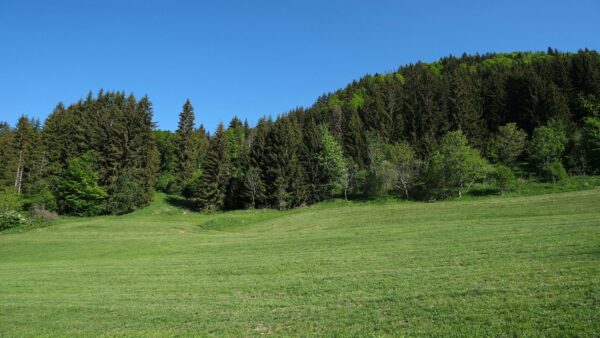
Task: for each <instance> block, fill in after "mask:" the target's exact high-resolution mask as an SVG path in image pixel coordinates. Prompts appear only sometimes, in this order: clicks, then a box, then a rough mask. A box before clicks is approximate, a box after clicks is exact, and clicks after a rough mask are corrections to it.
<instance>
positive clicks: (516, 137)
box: [488, 123, 527, 166]
mask: <svg viewBox="0 0 600 338" xmlns="http://www.w3.org/2000/svg"><path fill="white" fill-rule="evenodd" d="M526 144H527V133H525V131H524V130H522V129H520V128H519V127H517V124H516V123H508V124H506V125H504V126H502V127H500V128H498V133H497V134H496V135H495V136H494V138H493V139H492V142H491V145H490V148H489V150H488V152H489V157H490V159H491V160H492V161H493V162H496V163H502V164H504V165H507V166H512V165H514V163H515V161H516V160H517V158H518V157H519V155H521V153H523V150H525V146H526Z"/></svg>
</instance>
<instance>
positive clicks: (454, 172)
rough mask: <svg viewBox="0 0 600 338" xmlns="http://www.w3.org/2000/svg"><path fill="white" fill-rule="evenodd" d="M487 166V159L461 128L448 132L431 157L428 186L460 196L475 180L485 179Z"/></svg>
mask: <svg viewBox="0 0 600 338" xmlns="http://www.w3.org/2000/svg"><path fill="white" fill-rule="evenodd" d="M487 168H488V165H487V162H486V161H485V160H484V159H483V158H482V157H481V156H480V155H479V153H478V152H477V150H475V149H473V148H471V147H470V146H469V144H468V142H467V138H466V137H465V135H464V134H463V133H462V132H461V131H460V130H459V131H453V132H449V133H447V134H446V135H445V136H444V137H443V138H442V141H441V143H440V145H439V146H438V147H437V149H436V150H435V151H434V152H433V153H432V154H431V156H430V158H429V161H428V168H427V178H428V188H429V189H430V190H431V191H439V192H440V193H441V194H442V195H443V196H445V195H447V194H448V193H457V194H458V197H459V198H460V197H462V193H463V192H464V191H465V190H468V189H470V187H471V185H472V184H473V183H475V182H476V181H477V180H480V179H483V178H485V176H486V172H487Z"/></svg>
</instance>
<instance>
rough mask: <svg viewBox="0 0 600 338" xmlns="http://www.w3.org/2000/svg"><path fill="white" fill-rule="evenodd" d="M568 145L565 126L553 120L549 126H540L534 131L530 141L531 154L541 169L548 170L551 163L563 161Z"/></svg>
mask: <svg viewBox="0 0 600 338" xmlns="http://www.w3.org/2000/svg"><path fill="white" fill-rule="evenodd" d="M566 145H567V135H566V132H565V130H564V126H563V125H562V124H560V123H559V122H556V121H551V122H550V123H549V124H548V125H547V126H542V127H538V128H536V129H535V130H534V131H533V136H532V137H531V141H530V142H529V155H530V157H531V159H532V160H533V161H534V162H535V163H536V164H537V166H538V169H539V170H540V171H546V169H547V167H548V166H549V165H550V164H552V163H554V162H560V161H561V159H562V155H563V153H564V151H565V147H566Z"/></svg>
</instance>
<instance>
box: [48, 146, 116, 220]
mask: <svg viewBox="0 0 600 338" xmlns="http://www.w3.org/2000/svg"><path fill="white" fill-rule="evenodd" d="M93 158H94V155H93V154H92V153H87V154H85V155H83V156H80V157H76V158H73V159H72V160H70V161H69V164H68V167H67V169H66V171H65V172H64V173H63V175H62V176H60V177H58V178H57V179H56V184H55V186H54V195H55V196H57V200H58V201H59V205H58V208H59V211H61V212H64V213H69V214H74V215H97V214H99V213H101V212H102V211H103V206H102V204H103V202H104V200H105V199H106V198H107V197H108V195H107V193H106V191H105V190H104V189H102V187H100V186H99V185H98V179H99V177H100V176H99V175H98V173H97V172H95V171H94V169H93V168H92V165H93V163H94V159H93Z"/></svg>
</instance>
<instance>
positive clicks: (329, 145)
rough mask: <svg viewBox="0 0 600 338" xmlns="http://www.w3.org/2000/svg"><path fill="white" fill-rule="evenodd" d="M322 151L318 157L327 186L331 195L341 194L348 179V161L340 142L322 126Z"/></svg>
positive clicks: (320, 129)
mask: <svg viewBox="0 0 600 338" xmlns="http://www.w3.org/2000/svg"><path fill="white" fill-rule="evenodd" d="M319 131H320V133H321V151H320V152H319V154H318V155H317V157H318V160H319V164H320V167H321V168H322V169H323V175H324V180H325V184H326V185H327V191H328V192H329V194H330V195H333V194H336V193H339V192H340V190H341V189H342V187H343V183H344V181H345V179H346V177H345V176H344V175H345V174H346V170H347V168H346V160H345V158H344V151H343V149H342V146H341V145H340V144H339V143H338V141H337V140H336V139H335V138H334V137H333V136H332V135H331V133H330V132H329V129H327V127H326V126H324V125H322V126H320V128H319Z"/></svg>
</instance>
